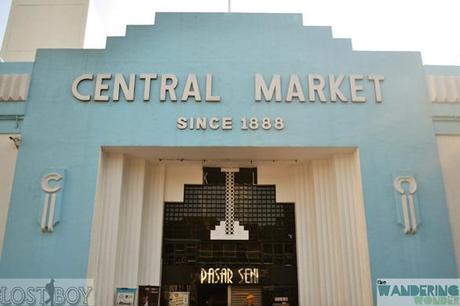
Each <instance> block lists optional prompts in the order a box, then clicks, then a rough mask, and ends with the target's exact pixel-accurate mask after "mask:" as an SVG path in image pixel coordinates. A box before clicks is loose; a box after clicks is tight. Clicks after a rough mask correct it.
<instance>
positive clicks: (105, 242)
mask: <svg viewBox="0 0 460 306" xmlns="http://www.w3.org/2000/svg"><path fill="white" fill-rule="evenodd" d="M123 168H124V157H123V155H122V154H118V153H113V154H105V153H103V154H102V158H101V163H100V169H99V176H98V183H97V192H96V200H95V204H94V215H93V226H92V235H91V236H92V241H91V249H90V261H89V265H88V278H93V279H95V287H96V288H95V292H96V305H112V304H113V300H114V296H115V291H114V288H115V268H116V252H117V242H118V237H117V236H118V221H119V216H120V206H121V196H122V193H121V191H122V186H123Z"/></svg>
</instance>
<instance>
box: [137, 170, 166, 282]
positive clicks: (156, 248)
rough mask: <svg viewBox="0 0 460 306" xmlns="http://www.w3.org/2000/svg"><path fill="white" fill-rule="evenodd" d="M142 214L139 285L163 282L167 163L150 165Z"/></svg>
mask: <svg viewBox="0 0 460 306" xmlns="http://www.w3.org/2000/svg"><path fill="white" fill-rule="evenodd" d="M147 168H148V171H147V177H146V185H145V197H144V210H143V216H142V231H141V248H140V260H139V276H138V282H139V285H153V286H159V285H160V284H161V250H162V242H163V211H164V190H165V165H163V164H160V165H149V166H148V167H147Z"/></svg>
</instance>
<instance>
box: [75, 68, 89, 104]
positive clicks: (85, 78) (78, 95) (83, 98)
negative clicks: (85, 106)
mask: <svg viewBox="0 0 460 306" xmlns="http://www.w3.org/2000/svg"><path fill="white" fill-rule="evenodd" d="M92 80H93V75H92V74H82V75H81V76H79V77H77V78H76V79H75V80H74V81H73V83H72V95H73V96H74V97H75V98H77V99H78V100H80V101H83V102H88V101H89V100H91V95H82V94H81V93H80V92H79V91H78V85H80V83H81V82H83V81H92Z"/></svg>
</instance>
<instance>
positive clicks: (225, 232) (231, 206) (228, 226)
mask: <svg viewBox="0 0 460 306" xmlns="http://www.w3.org/2000/svg"><path fill="white" fill-rule="evenodd" d="M221 171H222V172H223V173H225V220H224V221H220V224H219V225H217V226H216V228H215V229H214V230H212V231H211V240H248V239H249V232H248V231H247V230H245V229H244V226H242V225H240V222H239V221H235V173H236V172H238V171H239V169H238V168H222V169H221Z"/></svg>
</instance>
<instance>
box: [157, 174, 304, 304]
mask: <svg viewBox="0 0 460 306" xmlns="http://www.w3.org/2000/svg"><path fill="white" fill-rule="evenodd" d="M226 169H227V168H226ZM233 183H234V184H232V191H233V195H234V198H233V199H234V211H233V213H234V220H235V223H236V222H239V225H240V226H242V227H244V230H246V231H247V232H248V236H246V238H245V239H244V238H241V239H240V238H239V239H235V240H226V239H223V238H220V237H219V238H217V239H213V238H212V235H211V232H212V231H214V230H215V229H216V227H217V226H218V225H219V224H221V222H222V220H226V215H227V213H228V211H226V208H227V207H226V203H227V202H226V200H227V199H228V191H226V188H227V187H228V186H227V185H228V184H226V177H225V173H224V172H223V171H221V169H220V168H203V184H201V185H185V186H184V201H183V202H182V203H177V202H166V203H165V209H164V222H163V226H164V228H163V254H162V263H163V266H162V291H163V293H162V295H163V296H164V297H167V296H168V295H169V290H170V289H169V288H172V287H174V288H175V287H177V286H181V287H183V286H186V287H187V290H186V291H187V293H188V295H189V297H190V298H189V300H188V304H187V305H186V306H211V305H212V306H217V305H219V306H224V305H225V306H227V305H232V306H239V305H241V306H244V305H247V298H248V297H249V296H252V298H250V299H251V301H252V305H253V306H261V305H272V304H273V303H274V300H275V298H276V297H279V296H283V297H286V298H287V300H288V301H289V305H290V306H295V305H298V304H297V262H296V261H297V259H296V232H295V213H294V203H277V202H276V188H275V186H274V185H259V184H257V169H256V168H239V169H238V172H236V173H235V176H234V182H233ZM171 290H172V289H171ZM174 290H175V289H174ZM170 305H171V304H170V303H168V302H167V300H166V299H163V302H162V306H170Z"/></svg>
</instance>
